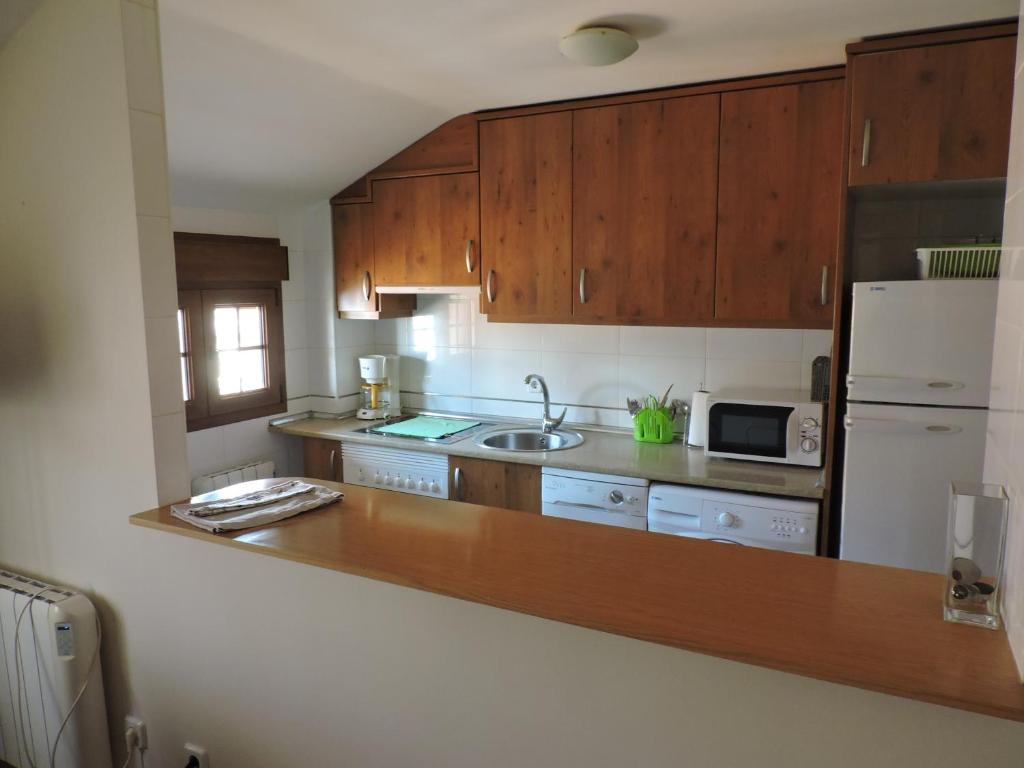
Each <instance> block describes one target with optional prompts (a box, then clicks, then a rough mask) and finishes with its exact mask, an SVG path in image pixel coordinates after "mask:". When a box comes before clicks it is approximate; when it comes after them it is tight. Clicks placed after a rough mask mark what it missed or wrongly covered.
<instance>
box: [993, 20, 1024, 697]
mask: <svg viewBox="0 0 1024 768" xmlns="http://www.w3.org/2000/svg"><path fill="white" fill-rule="evenodd" d="M1003 242H1004V244H1005V246H1006V247H1005V248H1004V259H1006V261H1005V262H1004V264H1003V267H1002V274H1001V279H1000V282H999V307H998V309H997V311H996V338H995V344H994V348H993V353H994V354H993V361H992V399H991V404H990V407H991V411H990V415H989V421H988V443H987V446H986V451H985V479H986V481H988V482H991V483H1001V484H1002V485H1004V486H1005V487H1006V490H1007V492H1008V493H1009V495H1010V524H1009V531H1008V538H1007V549H1006V567H1005V570H1004V575H1005V584H1006V592H1005V593H1004V595H1003V613H1004V618H1005V621H1006V631H1007V634H1008V635H1009V637H1010V645H1011V647H1012V648H1013V652H1014V657H1015V658H1016V660H1017V666H1018V668H1019V670H1020V675H1021V680H1022V681H1024V367H1022V366H1024V37H1019V38H1018V40H1017V71H1016V78H1015V84H1014V91H1013V122H1012V125H1011V129H1010V167H1009V173H1008V178H1007V183H1006V212H1005V217H1004V219H1003Z"/></svg>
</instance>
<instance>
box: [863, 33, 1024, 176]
mask: <svg viewBox="0 0 1024 768" xmlns="http://www.w3.org/2000/svg"><path fill="white" fill-rule="evenodd" d="M881 42H882V43H884V41H881ZM860 45H866V44H860ZM857 47H858V46H857V45H854V46H851V49H852V50H856V49H857ZM1015 49H1016V37H1013V36H1010V37H992V38H988V39H979V40H968V41H964V42H953V43H947V44H938V45H928V46H924V47H914V48H906V49H904V50H890V51H880V52H873V53H863V54H859V55H853V56H851V57H850V76H851V80H852V82H851V102H850V154H849V169H850V170H849V183H850V186H858V185H864V184H890V183H894V182H922V181H946V180H958V179H985V178H997V177H1001V176H1006V166H1007V156H1008V150H1009V138H1010V106H1011V101H1012V97H1013V74H1014V61H1015V56H1016V50H1015Z"/></svg>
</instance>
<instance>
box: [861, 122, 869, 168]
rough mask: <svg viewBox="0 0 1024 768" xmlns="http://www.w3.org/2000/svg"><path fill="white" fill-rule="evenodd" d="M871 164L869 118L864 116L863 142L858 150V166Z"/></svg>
mask: <svg viewBox="0 0 1024 768" xmlns="http://www.w3.org/2000/svg"><path fill="white" fill-rule="evenodd" d="M870 164H871V118H870V117H866V118H864V144H863V145H862V146H861V150H860V166H861V168H867V167H868V165H870Z"/></svg>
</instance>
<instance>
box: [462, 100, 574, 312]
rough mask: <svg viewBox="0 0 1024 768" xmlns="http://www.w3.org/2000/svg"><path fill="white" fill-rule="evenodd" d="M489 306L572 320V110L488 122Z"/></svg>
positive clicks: (483, 200)
mask: <svg viewBox="0 0 1024 768" xmlns="http://www.w3.org/2000/svg"><path fill="white" fill-rule="evenodd" d="M480 260H481V266H482V271H481V278H482V280H483V288H484V290H483V296H482V297H481V302H480V303H481V312H483V313H484V314H486V315H488V316H489V317H490V319H492V320H519V321H523V320H533V321H536V322H544V321H559V320H561V321H567V320H569V319H571V318H572V294H571V286H570V282H571V278H570V274H569V273H570V271H571V269H572V113H571V112H554V113H550V114H542V115H529V116H525V117H512V118H502V119H496V120H484V121H481V123H480Z"/></svg>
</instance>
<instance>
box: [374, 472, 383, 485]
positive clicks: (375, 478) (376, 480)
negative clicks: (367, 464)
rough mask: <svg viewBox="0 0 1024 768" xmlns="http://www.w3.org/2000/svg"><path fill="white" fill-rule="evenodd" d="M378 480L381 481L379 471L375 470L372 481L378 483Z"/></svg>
mask: <svg viewBox="0 0 1024 768" xmlns="http://www.w3.org/2000/svg"><path fill="white" fill-rule="evenodd" d="M380 481H381V476H380V472H377V473H375V474H374V476H373V482H375V483H376V484H377V485H380Z"/></svg>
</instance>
